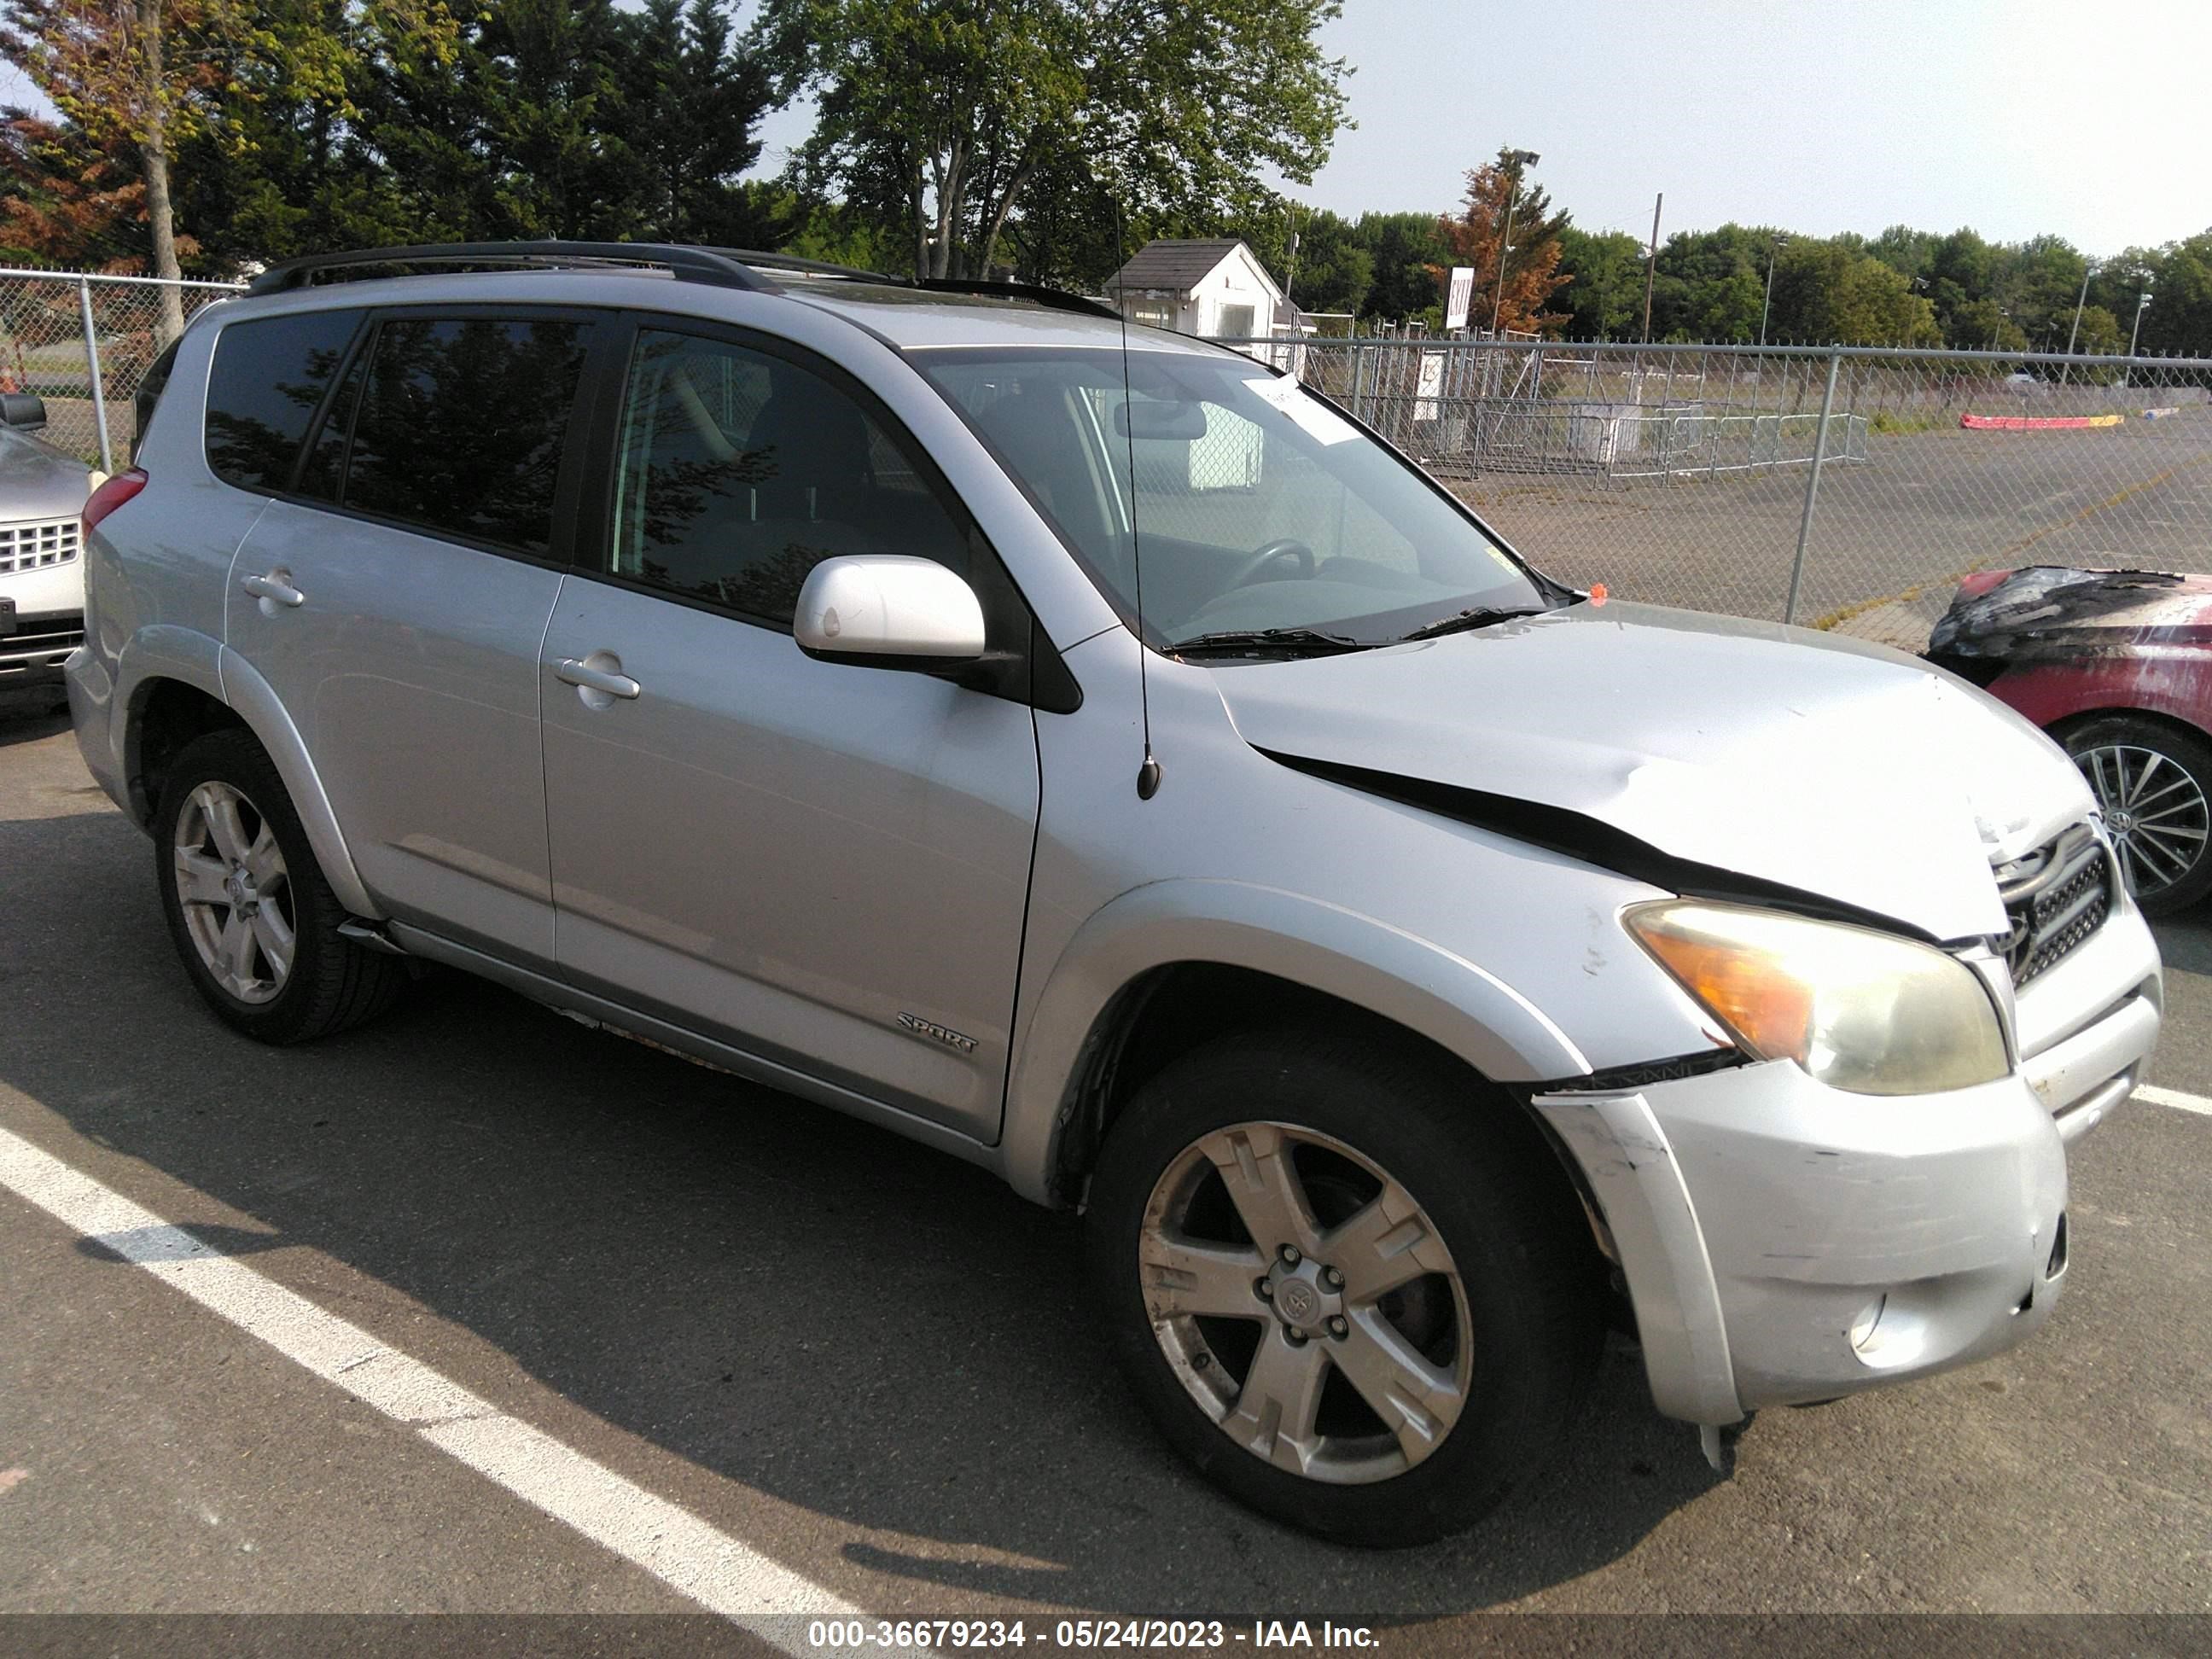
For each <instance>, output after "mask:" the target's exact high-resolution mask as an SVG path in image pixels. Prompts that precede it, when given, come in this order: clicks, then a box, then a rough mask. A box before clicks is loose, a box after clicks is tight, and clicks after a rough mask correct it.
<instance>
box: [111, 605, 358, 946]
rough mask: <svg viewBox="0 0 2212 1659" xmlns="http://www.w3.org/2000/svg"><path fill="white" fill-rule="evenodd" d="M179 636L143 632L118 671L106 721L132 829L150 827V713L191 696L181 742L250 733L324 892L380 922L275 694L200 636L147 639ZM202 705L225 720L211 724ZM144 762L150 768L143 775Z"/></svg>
mask: <svg viewBox="0 0 2212 1659" xmlns="http://www.w3.org/2000/svg"><path fill="white" fill-rule="evenodd" d="M187 633H188V630H185V629H158V630H156V629H147V630H144V632H143V633H142V634H141V635H138V636H137V637H135V638H134V639H133V640H132V641H131V647H126V649H125V653H124V656H123V659H122V660H123V664H124V668H123V671H121V672H120V673H118V677H117V692H116V697H115V710H116V712H115V716H114V718H115V719H116V720H118V721H119V722H121V723H122V732H121V738H120V741H119V742H118V743H117V744H116V745H115V748H116V752H117V754H118V757H120V759H121V761H122V763H123V776H124V777H125V780H126V781H127V784H128V788H129V793H130V799H131V812H132V815H133V816H134V817H136V818H137V821H138V823H139V826H140V828H142V829H147V828H150V827H151V825H152V823H153V821H154V813H155V808H156V807H157V806H158V805H160V802H159V799H158V798H157V795H158V791H157V789H156V788H151V787H149V762H151V763H153V764H152V765H151V767H150V772H151V773H152V774H153V775H155V777H156V780H158V772H159V765H158V760H159V750H158V732H159V726H160V721H159V715H158V711H160V710H161V709H162V708H165V707H167V708H174V707H176V701H175V700H177V699H178V698H179V693H180V691H181V692H182V693H186V694H191V701H194V702H199V703H200V704H201V712H200V713H198V714H196V715H194V716H191V717H190V720H191V730H190V731H189V732H187V733H185V735H197V732H198V731H203V730H213V729H215V728H216V727H217V726H223V725H237V726H243V727H244V728H245V729H246V731H247V732H250V733H251V734H252V737H253V738H254V740H255V741H256V742H257V743H258V744H260V745H261V747H262V749H263V750H264V752H265V753H266V754H267V755H268V757H269V758H270V762H271V763H273V764H274V765H275V767H276V775H277V776H278V777H279V778H280V779H282V780H283V784H284V788H285V791H286V793H288V794H289V796H290V797H291V800H292V807H293V810H294V811H295V812H297V813H298V814H299V818H300V823H301V828H302V829H305V830H306V831H307V842H308V845H309V846H310V847H311V848H313V851H314V854H315V862H316V863H317V864H318V865H319V866H320V867H321V869H322V872H323V877H324V878H325V880H326V881H328V882H329V883H330V884H331V892H332V893H334V894H335V895H337V899H338V902H340V903H341V904H343V906H345V908H346V909H347V910H348V911H349V912H350V913H351V914H353V915H357V916H362V917H365V918H367V919H368V920H370V921H380V920H382V919H383V914H384V913H383V911H382V909H381V908H380V907H379V906H378V905H377V904H376V902H374V900H373V899H371V898H370V896H369V895H368V889H367V888H366V887H365V886H363V885H362V879H361V872H359V871H358V870H357V869H356V867H355V866H354V861H353V854H352V853H351V852H350V851H349V849H348V848H347V846H346V839H345V834H344V831H343V829H340V828H339V825H338V821H337V813H336V812H335V811H333V810H332V809H331V801H330V797H329V795H328V794H327V793H325V791H324V789H323V783H322V779H321V776H320V775H319V774H318V773H317V771H316V769H315V763H314V761H313V758H312V757H310V756H309V755H308V753H307V743H306V741H305V740H304V739H303V738H301V736H300V730H299V727H298V726H295V724H293V721H292V717H291V715H290V714H289V713H288V712H287V711H286V709H285V708H284V705H283V702H280V701H279V700H278V698H277V696H276V692H275V690H273V689H271V687H270V684H269V682H268V681H267V680H265V679H264V678H262V677H261V676H260V674H259V673H258V672H257V671H255V670H254V668H253V667H252V665H251V664H249V663H247V662H246V659H244V658H242V657H240V655H239V654H238V653H236V652H235V651H233V650H230V649H229V648H228V647H225V646H222V645H221V644H218V643H217V642H216V641H214V640H211V639H208V638H207V637H206V636H205V635H190V637H189V638H188V639H186V638H153V637H149V636H152V635H157V634H158V635H179V636H181V635H186V634H187ZM142 641H143V643H142ZM210 705H211V706H212V708H214V709H219V710H221V711H222V714H223V715H224V716H227V718H213V717H211V715H210V714H209V713H208V712H207V710H208V706H210ZM149 736H155V737H156V739H157V747H156V748H155V749H154V750H150V751H149Z"/></svg>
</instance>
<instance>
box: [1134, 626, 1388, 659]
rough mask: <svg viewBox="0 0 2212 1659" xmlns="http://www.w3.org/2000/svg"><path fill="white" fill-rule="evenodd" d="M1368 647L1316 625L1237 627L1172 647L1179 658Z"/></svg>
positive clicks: (1319, 653)
mask: <svg viewBox="0 0 2212 1659" xmlns="http://www.w3.org/2000/svg"><path fill="white" fill-rule="evenodd" d="M1366 648H1367V647H1365V646H1364V645H1362V644H1361V643H1360V642H1359V641H1358V640H1354V639H1347V638H1346V637H1345V635H1341V634H1324V633H1322V631H1321V630H1320V629H1317V628H1237V629H1227V630H1225V631H1224V632H1222V633H1218V634H1200V635H1196V636H1195V637H1194V638H1192V639H1188V640H1177V641H1176V642H1175V643H1174V644H1173V645H1172V646H1170V647H1169V649H1170V650H1171V651H1173V652H1174V653H1176V655H1177V656H1179V657H1188V656H1192V655H1205V654H1209V653H1219V654H1220V655H1222V656H1225V657H1228V656H1249V655H1253V654H1255V653H1260V652H1280V653H1283V654H1284V655H1285V656H1297V657H1328V656H1334V655H1336V654H1337V653H1340V652H1345V651H1364V650H1365V649H1366Z"/></svg>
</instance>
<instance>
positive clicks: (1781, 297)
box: [1771, 237, 1942, 345]
mask: <svg viewBox="0 0 2212 1659" xmlns="http://www.w3.org/2000/svg"><path fill="white" fill-rule="evenodd" d="M1771 332H1772V334H1773V335H1775V336H1778V337H1782V338H1784V339H1796V340H1802V341H1808V342H1812V343H1818V344H1821V345H1831V344H1832V345H1934V344H1936V343H1939V342H1940V341H1941V340H1942V331H1941V330H1940V329H1939V327H1938V325H1937V323H1936V314H1935V309H1934V307H1932V306H1931V305H1930V304H1929V301H1927V300H1926V299H1924V298H1923V297H1922V296H1921V295H1917V294H1916V293H1914V292H1913V289H1912V284H1911V279H1910V278H1908V277H1907V276H1905V274H1904V273H1903V272H1901V271H1899V270H1896V269H1895V268H1894V267H1893V266H1891V265H1888V264H1884V263H1883V262H1882V261H1881V260H1880V259H1876V258H1873V257H1872V256H1871V255H1869V254H1866V253H1863V252H1859V251H1857V249H1855V248H1853V247H1850V246H1847V245H1845V244H1844V243H1841V242H1838V241H1833V240H1828V241H1820V240H1814V239H1812V238H1809V237H1808V238H1805V239H1803V240H1793V241H1791V242H1790V244H1789V245H1788V246H1785V247H1784V248H1783V250H1782V252H1781V254H1780V256H1779V258H1778V260H1777V262H1776V264H1775V268H1774V320H1773V324H1772V329H1771Z"/></svg>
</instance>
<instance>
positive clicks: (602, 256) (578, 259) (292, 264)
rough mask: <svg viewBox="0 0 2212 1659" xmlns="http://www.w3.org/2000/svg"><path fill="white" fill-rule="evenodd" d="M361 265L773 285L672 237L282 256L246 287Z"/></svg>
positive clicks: (294, 282)
mask: <svg viewBox="0 0 2212 1659" xmlns="http://www.w3.org/2000/svg"><path fill="white" fill-rule="evenodd" d="M365 265H548V266H560V265H646V266H658V267H660V268H661V269H664V270H666V271H668V272H669V274H670V275H671V276H674V277H675V278H676V279H677V280H678V281H679V282H686V283H714V285H716V286H717V287H720V288H743V289H772V288H774V286H775V284H774V283H770V282H769V281H768V280H767V279H766V278H765V277H763V276H757V275H756V274H755V273H754V272H753V271H751V270H748V269H747V268H746V266H745V264H744V263H742V262H741V261H739V260H738V259H735V258H731V257H730V256H729V255H728V254H726V253H722V252H717V251H714V250H712V249H708V248H701V247H687V246H682V245H680V244H677V243H672V242H564V241H541V242H435V243H427V244H422V245H420V246H411V247H377V248H362V249H358V250H356V251H354V252H343V253H311V254H308V255H307V256H305V257H304V258H298V259H287V260H285V261H284V262H283V264H275V265H271V266H270V268H269V269H268V270H264V271H263V272H262V273H261V275H259V276H257V277H255V278H254V279H253V281H252V283H251V284H249V285H248V287H247V289H246V292H247V293H248V294H249V295H253V294H282V293H283V292H285V291H286V290H288V289H298V288H306V287H307V286H308V285H309V284H310V283H313V280H314V278H315V277H316V276H319V275H320V274H322V273H323V272H325V271H337V270H352V269H356V268H359V267H362V266H365Z"/></svg>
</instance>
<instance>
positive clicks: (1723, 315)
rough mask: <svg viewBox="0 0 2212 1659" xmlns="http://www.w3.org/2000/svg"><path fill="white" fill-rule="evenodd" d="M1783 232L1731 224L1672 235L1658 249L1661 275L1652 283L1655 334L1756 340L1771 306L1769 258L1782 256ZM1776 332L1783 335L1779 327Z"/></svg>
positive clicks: (1672, 337) (1666, 337)
mask: <svg viewBox="0 0 2212 1659" xmlns="http://www.w3.org/2000/svg"><path fill="white" fill-rule="evenodd" d="M1782 234H1783V233H1781V232H1779V231H1777V230H1774V229H1772V228H1752V227H1747V226H1744V225H1736V224H1727V225H1723V226H1722V227H1721V228H1719V229H1717V230H1701V231H1677V232H1676V233H1675V234H1674V235H1672V236H1670V237H1668V239H1667V242H1666V246H1663V247H1662V248H1661V249H1660V250H1659V273H1658V276H1657V278H1656V281H1655V282H1654V283H1653V284H1652V298H1651V331H1652V334H1653V337H1655V338H1657V339H1662V340H1697V341H1712V342H1723V343H1724V342H1735V343H1743V344H1748V343H1752V342H1753V341H1756V340H1757V339H1758V338H1759V326H1760V322H1761V319H1762V318H1763V316H1764V315H1765V307H1766V270H1767V262H1768V261H1769V260H1770V259H1777V258H1778V255H1777V252H1776V241H1777V239H1778V237H1780V236H1781V235H1782ZM1772 332H1773V333H1775V334H1779V332H1780V330H1779V327H1778V326H1777V327H1776V328H1775V329H1774V330H1772Z"/></svg>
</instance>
